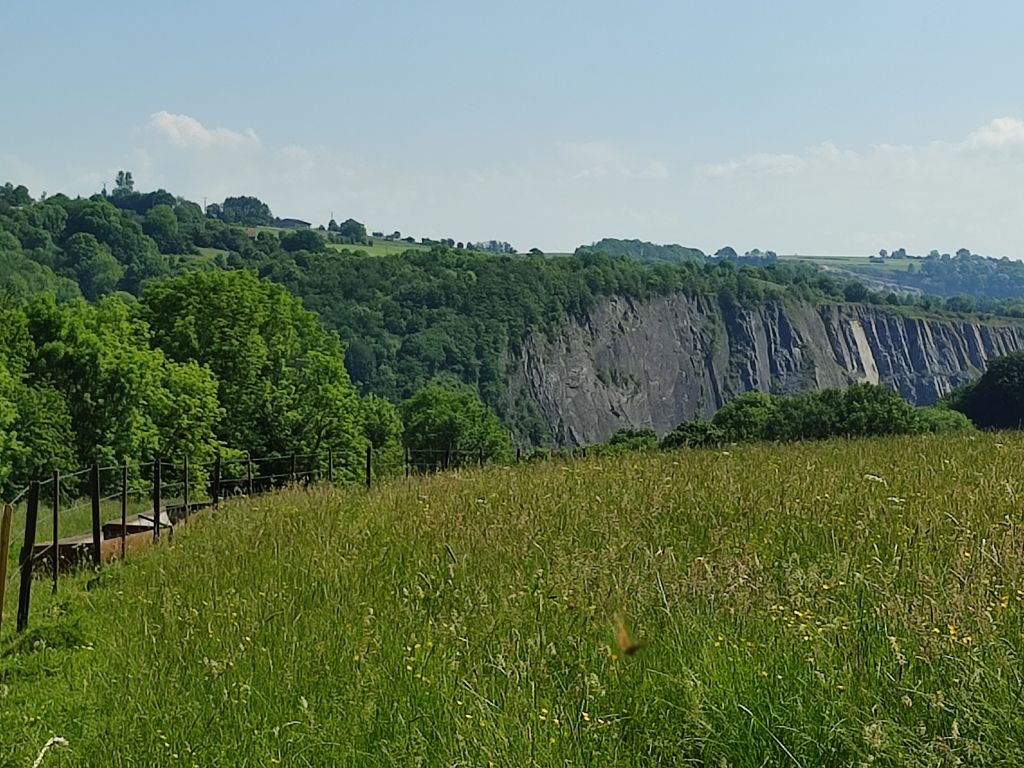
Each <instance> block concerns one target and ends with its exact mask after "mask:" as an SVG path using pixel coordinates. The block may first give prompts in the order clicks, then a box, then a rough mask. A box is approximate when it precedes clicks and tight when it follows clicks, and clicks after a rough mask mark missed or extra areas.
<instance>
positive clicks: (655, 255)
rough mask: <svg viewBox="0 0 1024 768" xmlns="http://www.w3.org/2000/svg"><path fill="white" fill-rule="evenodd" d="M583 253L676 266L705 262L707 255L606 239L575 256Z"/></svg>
mask: <svg viewBox="0 0 1024 768" xmlns="http://www.w3.org/2000/svg"><path fill="white" fill-rule="evenodd" d="M585 253H604V254H607V255H608V256H629V257H631V258H634V259H636V260H637V261H639V262H640V263H641V264H648V265H651V264H676V263H678V262H681V261H701V262H702V261H707V255H706V254H705V253H704V251H702V250H700V249H699V248H687V247H686V246H683V245H655V244H654V243H645V242H644V241H643V240H617V239H615V238H614V237H606V238H605V239H604V240H598V241H597V242H596V243H594V244H593V245H581V246H580V247H579V248H577V249H576V254H575V255H576V256H577V257H579V256H582V255H583V254H585Z"/></svg>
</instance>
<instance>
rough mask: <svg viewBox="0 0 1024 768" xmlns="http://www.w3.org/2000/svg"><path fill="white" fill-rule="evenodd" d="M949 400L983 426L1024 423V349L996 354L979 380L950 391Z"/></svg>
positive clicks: (1017, 426)
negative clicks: (1001, 354)
mask: <svg viewBox="0 0 1024 768" xmlns="http://www.w3.org/2000/svg"><path fill="white" fill-rule="evenodd" d="M947 402H948V403H949V405H950V406H951V407H952V408H955V409H956V410H958V411H960V412H961V413H963V414H965V415H966V416H967V417H968V418H969V419H970V420H971V421H972V422H974V424H975V426H978V427H980V428H982V429H991V428H995V429H1020V428H1021V427H1022V426H1024V352H1011V353H1010V354H1008V355H1004V356H1003V357H993V358H992V359H990V360H988V361H987V362H986V363H985V373H984V374H982V376H981V378H980V379H978V381H977V382H973V383H972V384H970V385H969V386H966V387H963V388H961V389H959V390H954V392H953V393H951V394H950V396H949V398H948V400H947Z"/></svg>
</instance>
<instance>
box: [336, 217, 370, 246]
mask: <svg viewBox="0 0 1024 768" xmlns="http://www.w3.org/2000/svg"><path fill="white" fill-rule="evenodd" d="M337 233H338V235H339V236H340V237H343V238H345V239H347V240H348V242H350V243H353V244H356V245H358V244H362V243H365V242H366V239H367V238H366V227H365V226H363V225H362V224H360V223H359V222H358V221H356V220H355V219H345V221H343V222H341V224H339V225H338V229H337Z"/></svg>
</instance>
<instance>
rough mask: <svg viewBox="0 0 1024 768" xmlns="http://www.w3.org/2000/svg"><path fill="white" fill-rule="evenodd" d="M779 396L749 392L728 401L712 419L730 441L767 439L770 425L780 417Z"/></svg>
mask: <svg viewBox="0 0 1024 768" xmlns="http://www.w3.org/2000/svg"><path fill="white" fill-rule="evenodd" d="M778 410H779V406H778V402H777V398H775V397H773V396H772V395H769V394H766V393H764V392H747V393H746V394H743V395H740V396H739V397H737V398H736V399H735V400H733V401H732V402H729V403H726V404H725V405H723V406H722V407H721V408H719V409H718V412H717V413H715V415H714V417H713V418H712V419H711V423H712V424H714V425H715V426H716V427H718V428H719V429H720V430H721V431H722V433H723V434H724V435H725V436H726V439H727V440H729V441H736V442H740V441H744V440H766V439H768V435H769V434H770V433H771V432H770V430H769V425H772V426H773V427H774V424H773V422H775V421H776V419H777V418H778Z"/></svg>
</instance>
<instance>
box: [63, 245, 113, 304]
mask: <svg viewBox="0 0 1024 768" xmlns="http://www.w3.org/2000/svg"><path fill="white" fill-rule="evenodd" d="M64 258H65V262H64V263H65V266H66V267H68V268H69V269H70V270H71V271H72V274H74V275H75V277H76V279H77V280H78V285H79V286H80V287H81V289H82V295H83V296H85V298H87V299H89V300H90V301H95V300H96V299H98V298H99V297H100V296H103V295H106V294H108V293H111V292H112V291H114V290H115V289H116V288H117V284H118V282H120V280H121V278H122V277H124V271H125V270H124V267H122V266H121V265H120V264H118V263H117V259H115V258H114V256H113V255H112V254H111V253H110V248H108V247H107V246H106V245H105V244H104V245H101V244H100V243H99V242H98V241H97V240H96V238H95V237H94V236H93V235H91V234H89V233H88V232H76V233H75V234H73V235H72V236H71V237H69V238H68V240H67V242H66V243H65V244H64Z"/></svg>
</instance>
